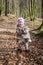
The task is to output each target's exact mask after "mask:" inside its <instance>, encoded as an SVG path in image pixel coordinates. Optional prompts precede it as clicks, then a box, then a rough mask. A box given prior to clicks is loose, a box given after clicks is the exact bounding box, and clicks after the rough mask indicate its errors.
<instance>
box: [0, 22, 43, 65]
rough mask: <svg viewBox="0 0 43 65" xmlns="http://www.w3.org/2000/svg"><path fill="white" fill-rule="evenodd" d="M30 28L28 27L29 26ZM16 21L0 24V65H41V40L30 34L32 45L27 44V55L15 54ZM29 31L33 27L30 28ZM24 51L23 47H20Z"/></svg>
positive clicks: (42, 48) (42, 61)
mask: <svg viewBox="0 0 43 65" xmlns="http://www.w3.org/2000/svg"><path fill="white" fill-rule="evenodd" d="M29 26H30V25H29ZM15 28H16V21H10V22H0V65H1V64H6V63H7V64H8V65H14V64H15V65H17V64H18V63H22V64H23V65H33V64H34V65H35V64H36V65H39V64H40V65H43V39H38V38H36V37H34V36H32V34H31V38H32V43H29V49H30V52H29V53H25V52H22V53H17V52H16V51H15V50H14V49H15V48H17V44H16V43H17V42H16V39H15V38H16V34H15V32H16V31H15ZM30 30H33V27H32V26H30ZM22 48H23V49H24V47H22Z"/></svg>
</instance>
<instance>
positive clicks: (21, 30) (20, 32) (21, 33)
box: [16, 17, 31, 52]
mask: <svg viewBox="0 0 43 65" xmlns="http://www.w3.org/2000/svg"><path fill="white" fill-rule="evenodd" d="M17 22H18V24H17V28H16V33H17V38H21V39H24V42H22V41H21V42H19V39H18V40H17V42H18V51H19V50H20V49H21V46H22V44H24V46H25V51H26V52H28V51H29V48H28V43H29V42H31V38H30V33H29V28H28V26H26V25H25V20H24V19H23V18H22V17H19V18H18V19H17Z"/></svg>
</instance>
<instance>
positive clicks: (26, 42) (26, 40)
mask: <svg viewBox="0 0 43 65" xmlns="http://www.w3.org/2000/svg"><path fill="white" fill-rule="evenodd" d="M28 43H29V42H28V39H25V40H24V42H22V43H18V49H21V46H22V45H24V46H25V49H26V50H28V49H29V48H28Z"/></svg>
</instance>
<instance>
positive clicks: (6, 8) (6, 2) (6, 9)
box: [5, 0, 8, 16]
mask: <svg viewBox="0 0 43 65" xmlns="http://www.w3.org/2000/svg"><path fill="white" fill-rule="evenodd" d="M7 13H8V0H5V16H7Z"/></svg>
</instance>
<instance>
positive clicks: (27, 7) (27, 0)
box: [0, 0, 42, 20]
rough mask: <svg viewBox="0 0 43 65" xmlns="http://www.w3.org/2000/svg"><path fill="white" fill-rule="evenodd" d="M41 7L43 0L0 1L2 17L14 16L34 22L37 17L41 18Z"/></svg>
mask: <svg viewBox="0 0 43 65" xmlns="http://www.w3.org/2000/svg"><path fill="white" fill-rule="evenodd" d="M41 5H42V0H0V15H1V14H5V16H7V14H13V15H15V16H23V17H24V18H26V17H30V19H31V20H34V19H35V18H36V17H38V18H41V14H42V6H41Z"/></svg>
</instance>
